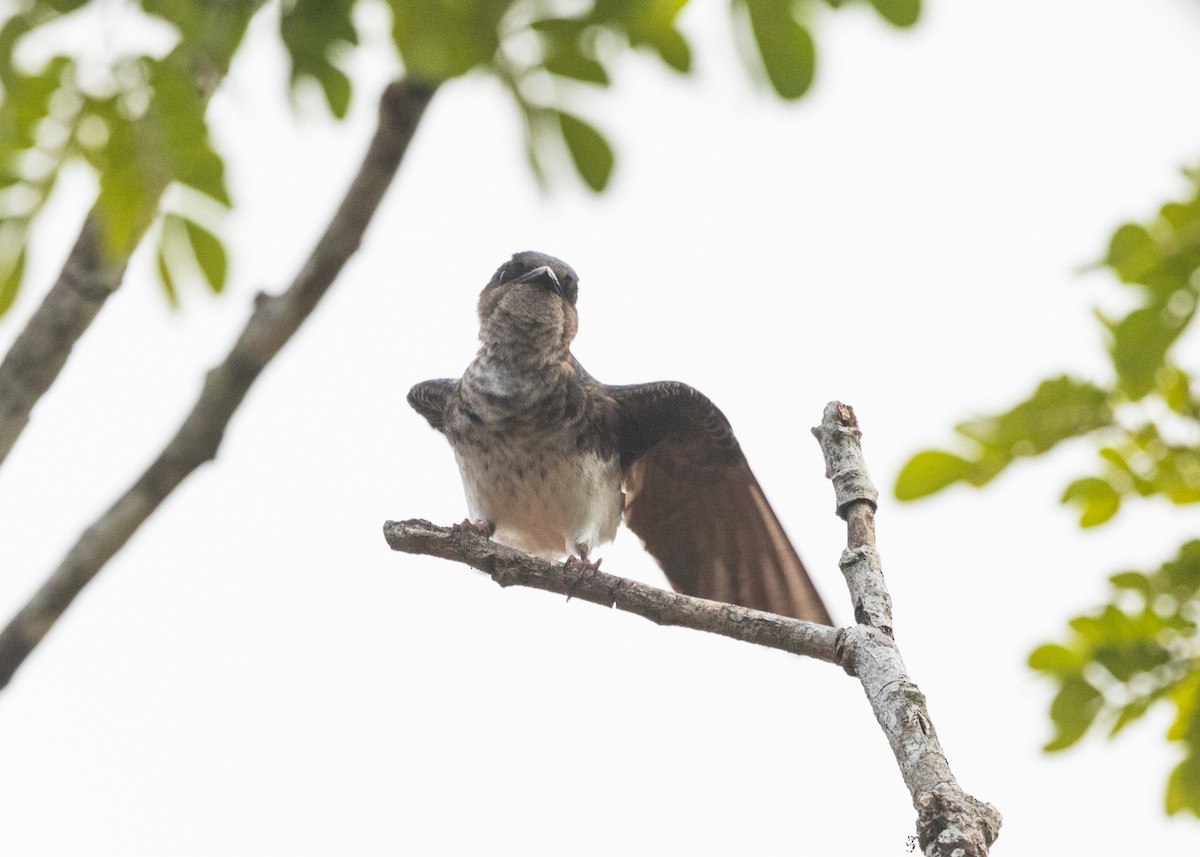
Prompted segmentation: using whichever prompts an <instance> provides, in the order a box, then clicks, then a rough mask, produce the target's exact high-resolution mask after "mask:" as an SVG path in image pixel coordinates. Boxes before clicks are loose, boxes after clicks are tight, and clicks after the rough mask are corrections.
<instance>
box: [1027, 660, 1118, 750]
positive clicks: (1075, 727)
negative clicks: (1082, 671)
mask: <svg viewBox="0 0 1200 857" xmlns="http://www.w3.org/2000/svg"><path fill="white" fill-rule="evenodd" d="M1102 703H1103V697H1102V696H1101V695H1100V691H1098V690H1096V688H1094V687H1092V686H1091V685H1090V684H1088V683H1087V682H1086V681H1084V680H1083V679H1082V678H1068V679H1066V680H1064V681H1063V683H1062V684H1061V685H1060V686H1059V689H1058V693H1057V694H1055V696H1054V701H1053V702H1051V703H1050V720H1051V722H1052V723H1053V724H1054V728H1055V736H1054V738H1053V739H1052V740H1051V741H1050V742H1049V743H1047V744H1046V745H1045V747H1043V748H1042V749H1043V750H1045V751H1046V752H1048V753H1051V752H1054V751H1057V750H1063V749H1066V748H1067V747H1070V746H1071V745H1072V744H1074V743H1075V742H1076V741H1078V740H1079V739H1080V738H1082V737H1083V736H1084V734H1085V733H1086V732H1087V731H1088V728H1089V727H1091V725H1092V722H1093V721H1094V720H1095V719H1096V715H1097V714H1099V713H1100V708H1101V705H1102Z"/></svg>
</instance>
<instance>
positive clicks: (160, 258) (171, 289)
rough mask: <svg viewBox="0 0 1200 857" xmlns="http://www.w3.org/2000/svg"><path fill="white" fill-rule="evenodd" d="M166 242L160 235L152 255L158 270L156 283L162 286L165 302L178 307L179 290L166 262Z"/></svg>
mask: <svg viewBox="0 0 1200 857" xmlns="http://www.w3.org/2000/svg"><path fill="white" fill-rule="evenodd" d="M165 244H166V241H165V239H164V237H163V236H162V235H161V234H160V236H159V239H158V247H157V248H156V250H155V253H154V263H155V267H156V268H157V269H158V281H159V283H161V284H162V287H163V291H164V292H165V293H166V295H167V302H168V303H169V304H170V305H171V306H172V307H177V306H179V290H178V289H176V288H175V278H174V276H173V275H172V274H171V266H170V264H169V263H168V262H167V255H166V247H165Z"/></svg>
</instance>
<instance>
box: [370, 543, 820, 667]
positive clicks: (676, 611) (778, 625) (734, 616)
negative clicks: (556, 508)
mask: <svg viewBox="0 0 1200 857" xmlns="http://www.w3.org/2000/svg"><path fill="white" fill-rule="evenodd" d="M383 534H384V537H385V538H386V539H387V543H388V544H389V545H390V546H391V548H392V550H397V551H404V552H405V553H412V554H425V555H427V556H435V557H439V558H441V559H448V560H452V561H454V562H461V563H464V564H466V565H469V566H471V567H472V568H475V569H478V570H479V571H482V572H484V573H486V574H489V575H491V577H492V580H494V581H495V582H496V583H498V584H500V585H501V586H528V587H531V588H533V589H542V590H545V591H547V592H555V593H558V594H559V595H565V596H567V597H569V598H574V599H578V600H579V601H590V602H592V603H593V604H601V605H603V606H605V607H615V608H616V609H617V610H623V611H625V612H626V613H633V614H635V615H637V616H641V617H643V618H645V619H649V620H650V621H651V622H654V623H656V624H659V625H675V626H678V627H681V628H691V629H693V630H696V631H708V632H710V633H712V634H720V635H721V636H723V637H732V638H733V639H735V640H742V641H744V642H747V643H755V644H757V645H760V646H767V647H768V648H772V649H781V650H783V651H785V652H791V653H792V654H795V655H805V656H806V657H810V658H816V659H817V660H821V661H827V662H829V663H833V662H834V652H835V648H836V642H837V637H838V630H837V629H836V628H830V627H829V626H828V625H818V624H816V623H814V622H803V621H801V620H799V619H791V618H788V617H785V616H777V615H775V614H774V613H765V612H763V611H761V610H751V609H749V608H747V607H737V606H735V605H732V604H722V603H720V602H718V601H708V600H706V599H704V598H694V597H693V596H690V595H682V594H680V593H678V592H671V591H669V590H666V589H660V588H658V587H656V586H649V585H647V584H645V583H639V582H638V581H636V580H629V579H628V578H624V577H617V576H615V575H612V574H607V573H605V572H602V571H580V570H578V569H575V568H568V567H567V565H566V564H565V563H562V562H551V561H549V560H545V559H539V558H537V557H533V556H530V555H529V554H527V553H522V552H521V551H518V550H514V549H513V548H510V547H506V546H505V545H502V544H500V543H499V542H493V541H490V540H488V539H485V538H483V537H481V536H477V535H474V534H473V533H469V532H465V531H458V530H454V529H451V528H448V527H439V526H436V525H434V524H431V523H429V522H428V521H422V520H411V521H388V522H387V523H386V524H384V525H383Z"/></svg>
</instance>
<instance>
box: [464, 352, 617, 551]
mask: <svg viewBox="0 0 1200 857" xmlns="http://www.w3.org/2000/svg"><path fill="white" fill-rule="evenodd" d="M472 369H474V370H475V371H474V372H472V370H468V372H467V373H466V374H465V375H464V377H463V381H462V388H461V393H462V395H461V399H460V400H459V401H458V402H456V404H455V405H454V406H452V408H451V410H450V412H449V413H448V420H447V425H446V436H447V437H448V438H449V440H450V443H451V446H453V448H454V455H455V458H456V460H457V461H458V467H459V471H460V472H461V474H462V480H463V490H464V492H465V494H466V499H467V508H468V511H469V512H470V515H471V518H472V520H482V521H489V522H491V523H492V524H494V525H495V527H496V532H495V538H496V539H497V540H498V541H501V542H503V543H505V544H509V545H512V546H513V547H516V548H520V549H521V550H524V551H528V552H529V553H534V554H539V555H542V556H547V557H561V556H564V555H568V554H576V555H579V554H580V553H581V552H583V553H586V552H589V551H591V550H592V549H593V548H595V547H596V546H597V545H600V544H603V543H605V542H609V541H612V539H613V537H614V536H615V535H616V530H617V525H618V523H619V522H620V519H621V512H622V510H623V508H624V496H623V495H622V493H621V467H620V461H619V457H618V455H617V453H616V450H615V449H611V448H605V447H604V446H603V445H598V444H597V443H595V442H594V437H593V436H594V435H595V434H596V432H597V428H598V426H597V425H596V421H597V420H598V419H601V420H602V419H603V418H604V417H603V415H602V414H600V413H598V412H597V410H596V409H597V407H599V404H598V403H597V402H594V401H591V400H588V399H586V398H584V397H580V396H578V395H577V393H578V382H577V381H576V380H575V379H574V377H573V374H572V373H567V375H566V377H561V378H559V379H557V383H546V382H547V380H548V379H545V378H543V379H542V382H541V383H539V384H535V385H532V386H530V385H529V384H528V381H526V380H525V379H523V381H524V383H522V384H520V385H519V386H514V385H510V384H508V383H506V382H505V380H504V379H501V378H498V377H496V375H495V373H494V372H492V371H487V367H483V366H473V367H472ZM572 385H574V386H573V387H572ZM534 391H536V395H530V393H531V392H534Z"/></svg>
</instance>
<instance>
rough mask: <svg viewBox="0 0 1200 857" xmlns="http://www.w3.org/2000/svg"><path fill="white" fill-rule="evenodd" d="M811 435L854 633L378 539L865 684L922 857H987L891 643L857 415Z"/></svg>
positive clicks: (974, 803)
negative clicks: (834, 521)
mask: <svg viewBox="0 0 1200 857" xmlns="http://www.w3.org/2000/svg"><path fill="white" fill-rule="evenodd" d="M813 434H815V435H816V436H817V439H818V440H819V441H820V443H821V449H822V451H823V452H824V454H825V462H826V475H827V476H828V477H829V478H830V479H831V480H832V481H833V483H834V493H835V495H836V497H837V511H838V514H839V515H841V517H843V518H844V519H845V520H846V523H847V534H848V537H847V549H846V551H845V552H844V553H843V554H842V559H841V563H840V564H841V567H842V572H843V574H844V575H845V578H846V583H847V586H848V587H849V588H850V594H851V598H852V599H853V601H854V612H855V617H856V618H857V620H858V622H859V624H858V625H856V626H855V627H853V628H846V629H842V630H837V629H834V628H830V627H827V626H824V625H816V624H813V623H810V622H801V621H799V620H796V619H788V618H785V617H782V616H775V615H773V614H770V613H764V612H761V611H758V610H749V609H746V608H744V607H735V606H733V605H730V604H721V603H718V602H714V601H706V600H704V599H702V598H693V597H691V596H687V595H680V594H679V593H676V592H668V591H665V590H662V589H657V588H655V587H653V586H647V585H645V584H643V583H637V582H636V581H632V580H627V579H625V578H621V577H614V576H613V575H611V574H605V573H603V572H600V571H582V572H581V571H579V570H577V569H571V568H568V567H567V566H566V565H565V564H563V563H554V562H549V561H547V560H543V559H536V558H534V557H531V556H529V555H528V554H525V553H522V552H521V551H518V550H514V549H512V548H509V547H505V546H504V545H501V544H498V543H496V542H493V541H489V540H487V539H484V538H482V537H480V536H477V535H474V534H471V533H468V532H465V531H464V532H459V531H457V530H452V529H447V528H444V527H437V526H434V525H433V524H430V523H429V522H428V521H421V520H411V521H402V522H398V523H397V522H395V521H388V522H387V523H386V524H384V527H383V532H384V536H385V537H386V538H387V542H388V544H389V545H390V546H391V547H392V549H393V550H401V551H406V552H408V553H416V554H427V555H429V556H436V557H441V558H442V559H448V560H453V561H455V562H461V563H464V564H466V565H469V566H471V567H472V568H476V569H479V570H480V571H483V572H486V573H487V574H489V575H491V577H492V579H493V580H494V581H495V582H496V583H499V584H500V585H501V586H530V587H533V588H535V589H544V590H547V591H549V592H557V593H559V594H561V595H567V596H569V597H571V598H578V599H580V600H582V601H591V602H593V603H596V604H603V605H605V606H607V607H616V608H617V609H619V610H625V611H627V612H630V613H636V614H637V615H639V616H643V617H645V618H647V619H649V620H651V621H652V622H657V623H658V624H660V625H677V626H680V627H683V628H694V629H696V630H700V631H710V632H712V633H714V634H721V635H723V636H726V637H732V638H734V639H736V640H744V641H745V642H748V643H757V644H758V645H762V646H768V647H770V648H775V649H782V650H784V651H787V652H792V653H794V654H798V655H807V656H808V657H813V658H817V659H818V660H823V661H832V662H834V663H838V664H840V665H841V666H842V667H843V669H845V670H846V672H847V673H849V674H850V675H852V676H856V677H857V678H858V679H859V680H860V681H861V682H862V686H863V690H864V691H865V692H866V695H867V699H868V700H869V701H870V703H871V708H872V709H873V710H874V712H875V718H876V719H877V720H878V721H879V725H880V726H881V727H883V731H884V734H885V735H887V738H888V741H889V742H890V743H891V746H892V752H893V753H894V754H895V756H896V762H897V764H898V765H899V767H900V773H901V775H902V776H903V778H904V782H905V784H906V785H907V786H908V789H909V792H910V793H911V794H912V797H913V805H914V806H915V807H916V809H917V835H918V839H919V841H920V843H921V848H922V850H923V851H924V852H925V854H926V855H928V857H952V855H954V857H986V855H987V853H988V848H989V847H990V846H991V844H992V843H993V842H994V841H995V840H996V837H997V836H998V835H999V833H1000V822H1001V819H1000V813H999V812H998V811H997V810H996V808H995V807H993V806H992V805H991V804H986V803H983V802H982V801H979V800H977V799H976V798H974V797H972V796H970V795H968V794H966V793H965V792H964V791H963V790H962V789H961V788H960V787H959V785H958V783H957V782H956V781H955V779H954V775H953V774H952V773H951V771H950V765H949V763H948V762H947V761H946V755H945V753H944V752H943V751H942V747H941V744H939V743H938V738H937V732H936V731H935V730H934V728H933V722H932V721H931V720H930V718H929V712H928V710H927V707H926V703H925V697H924V696H923V695H922V694H921V692H920V690H918V689H917V686H916V684H914V683H913V682H912V681H910V680H909V678H908V671H907V669H906V668H905V666H904V661H903V660H902V659H901V658H900V650H899V649H898V648H897V647H896V641H895V640H894V639H893V636H892V609H891V597H890V596H889V594H888V591H887V586H886V585H885V583H884V580H883V572H882V570H881V566H880V562H879V554H878V553H877V552H876V550H875V508H876V501H877V498H878V493H877V492H876V491H875V487H874V486H873V485H872V484H871V479H870V477H869V476H868V475H867V469H866V465H865V464H864V461H863V455H862V446H861V443H860V439H861V432H860V431H859V429H858V423H857V421H856V420H855V417H854V411H853V410H852V409H851V408H849V407H848V406H846V405H843V404H841V403H840V402H831V403H830V404H829V405H828V406H827V407H826V408H825V415H824V419H823V421H822V424H821V426H820V428H815V429H813ZM830 647H832V653H831V651H830Z"/></svg>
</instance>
